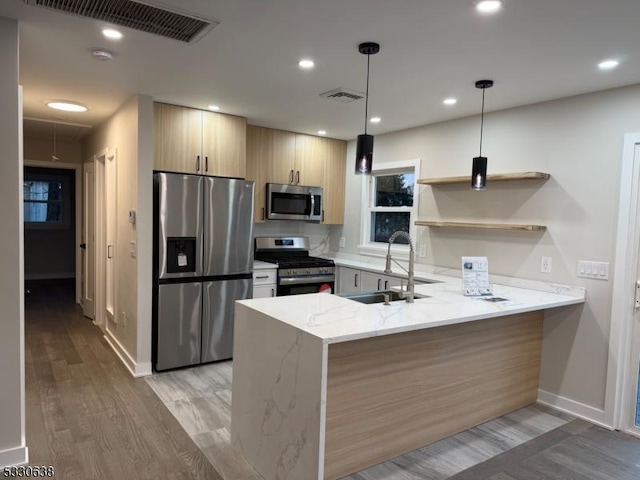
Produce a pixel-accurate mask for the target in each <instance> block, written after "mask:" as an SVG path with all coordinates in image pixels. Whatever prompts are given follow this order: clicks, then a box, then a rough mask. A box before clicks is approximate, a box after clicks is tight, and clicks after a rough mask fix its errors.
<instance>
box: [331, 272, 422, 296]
mask: <svg viewBox="0 0 640 480" xmlns="http://www.w3.org/2000/svg"><path fill="white" fill-rule="evenodd" d="M401 283H402V284H406V280H405V279H402V278H399V277H396V276H393V275H385V274H383V273H377V272H367V271H364V270H359V269H357V268H351V267H339V270H338V287H337V288H338V293H356V292H370V291H372V290H389V288H391V287H394V286H396V287H397V286H399V285H400V284H401ZM421 283H422V282H421Z"/></svg>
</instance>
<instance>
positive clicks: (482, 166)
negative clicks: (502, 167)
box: [471, 80, 493, 190]
mask: <svg viewBox="0 0 640 480" xmlns="http://www.w3.org/2000/svg"><path fill="white" fill-rule="evenodd" d="M491 87H493V80H478V81H477V82H476V88H479V89H481V90H482V110H481V113H480V155H479V156H477V157H474V158H473V170H472V172H471V188H472V189H473V190H484V189H485V188H486V185H487V157H483V156H482V131H483V129H484V91H485V90H486V89H487V88H491Z"/></svg>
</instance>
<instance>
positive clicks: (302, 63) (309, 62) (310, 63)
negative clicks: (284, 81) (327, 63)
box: [298, 58, 315, 70]
mask: <svg viewBox="0 0 640 480" xmlns="http://www.w3.org/2000/svg"><path fill="white" fill-rule="evenodd" d="M314 65H315V63H313V60H309V59H308V58H303V59H302V60H300V61H299V62H298V66H299V67H300V68H304V69H306V70H308V69H310V68H313V67H314Z"/></svg>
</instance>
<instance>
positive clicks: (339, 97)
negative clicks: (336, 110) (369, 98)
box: [320, 88, 366, 103]
mask: <svg viewBox="0 0 640 480" xmlns="http://www.w3.org/2000/svg"><path fill="white" fill-rule="evenodd" d="M320 96H321V97H322V98H328V99H329V100H334V101H336V102H340V103H350V102H354V101H356V100H360V99H361V98H364V97H365V96H366V95H365V94H364V93H362V92H358V91H356V90H347V89H346V88H336V89H335V90H329V91H328V92H324V93H321V94H320Z"/></svg>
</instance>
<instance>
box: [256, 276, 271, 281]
mask: <svg viewBox="0 0 640 480" xmlns="http://www.w3.org/2000/svg"><path fill="white" fill-rule="evenodd" d="M265 278H269V275H260V276H259V277H256V280H262V279H265Z"/></svg>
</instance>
